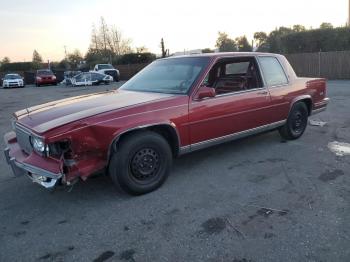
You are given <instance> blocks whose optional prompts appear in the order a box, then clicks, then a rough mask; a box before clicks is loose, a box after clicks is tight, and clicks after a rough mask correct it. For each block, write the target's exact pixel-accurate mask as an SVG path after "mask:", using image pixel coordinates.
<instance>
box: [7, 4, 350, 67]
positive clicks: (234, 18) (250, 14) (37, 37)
mask: <svg viewBox="0 0 350 262" xmlns="http://www.w3.org/2000/svg"><path fill="white" fill-rule="evenodd" d="M101 16H103V17H104V18H105V20H106V22H107V23H108V24H110V25H114V26H116V27H117V28H119V30H120V31H121V32H122V33H123V36H124V37H125V38H130V39H131V40H132V46H133V47H140V46H145V47H146V48H148V50H149V51H151V52H153V53H156V54H159V53H160V39H161V38H162V37H163V38H164V41H165V45H166V48H168V49H169V50H170V53H174V52H177V51H183V50H192V49H199V48H207V47H208V48H214V47H215V41H216V38H217V35H218V31H221V32H226V33H227V34H228V35H229V36H230V37H232V38H235V37H238V36H241V35H246V36H247V37H248V39H250V40H251V39H252V38H253V34H254V32H257V31H265V32H270V31H272V30H274V29H275V28H276V27H279V26H287V27H290V26H292V25H294V24H302V25H304V26H305V27H306V28H311V27H312V28H317V27H319V25H320V24H321V23H322V22H330V23H332V24H333V25H334V26H343V25H345V24H346V22H347V17H348V0H332V1H330V0H266V1H262V0H245V1H236V0H216V1H190V0H146V1H142V0H139V1H136V0H121V1H120V0H45V1H43V0H35V1H34V0H12V1H8V0H0V59H2V58H3V57H5V56H8V57H9V58H10V59H11V61H31V59H32V54H33V50H34V49H36V50H37V51H38V52H39V53H40V54H41V55H42V57H43V59H44V60H45V61H46V60H50V61H60V60H62V59H63V58H64V47H65V46H66V48H67V51H68V52H73V51H74V49H79V50H80V51H81V52H82V53H83V54H84V53H85V52H86V51H87V49H88V47H89V43H90V36H91V29H92V25H93V24H96V25H98V24H99V20H100V17H101Z"/></svg>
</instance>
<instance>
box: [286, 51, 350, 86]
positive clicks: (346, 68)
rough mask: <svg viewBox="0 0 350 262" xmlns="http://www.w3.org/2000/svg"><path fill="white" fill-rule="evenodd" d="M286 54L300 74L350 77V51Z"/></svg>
mask: <svg viewBox="0 0 350 262" xmlns="http://www.w3.org/2000/svg"><path fill="white" fill-rule="evenodd" d="M285 56H286V57H287V59H288V61H289V62H290V63H291V65H292V66H293V68H294V70H295V72H296V74H297V75H298V76H302V77H324V78H327V79H350V51H335V52H318V53H302V54H287V55H285Z"/></svg>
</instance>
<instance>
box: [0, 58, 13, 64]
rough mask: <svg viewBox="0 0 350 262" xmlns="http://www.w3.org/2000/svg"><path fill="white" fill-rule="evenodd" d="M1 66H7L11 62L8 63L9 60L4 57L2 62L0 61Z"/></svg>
mask: <svg viewBox="0 0 350 262" xmlns="http://www.w3.org/2000/svg"><path fill="white" fill-rule="evenodd" d="M0 63H1V64H2V65H4V64H9V63H11V61H10V58H8V57H7V56H5V57H4V58H3V59H2V60H1V62H0Z"/></svg>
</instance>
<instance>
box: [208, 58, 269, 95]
mask: <svg viewBox="0 0 350 262" xmlns="http://www.w3.org/2000/svg"><path fill="white" fill-rule="evenodd" d="M203 83H204V84H205V85H206V86H208V87H212V88H214V89H215V92H216V94H217V95H222V94H229V93H238V92H244V91H249V90H254V89H257V88H262V87H263V85H262V82H261V77H260V73H259V70H258V66H257V62H256V60H255V58H253V57H233V58H224V59H222V60H219V61H218V62H217V64H215V65H214V66H213V67H212V69H211V70H210V71H209V73H208V74H207V76H206V77H205V79H204V81H203Z"/></svg>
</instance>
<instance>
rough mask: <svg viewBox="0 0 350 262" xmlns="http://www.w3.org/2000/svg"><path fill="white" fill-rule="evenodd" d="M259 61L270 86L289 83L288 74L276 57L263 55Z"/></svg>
mask: <svg viewBox="0 0 350 262" xmlns="http://www.w3.org/2000/svg"><path fill="white" fill-rule="evenodd" d="M259 61H260V64H261V70H262V72H263V74H264V77H265V80H266V84H267V85H268V86H278V85H285V84H287V83H288V79H287V77H286V74H285V73H284V70H283V68H282V66H281V64H280V63H279V62H278V60H277V58H276V57H271V56H263V57H259Z"/></svg>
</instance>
